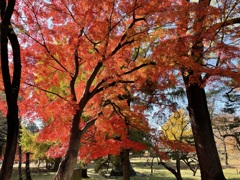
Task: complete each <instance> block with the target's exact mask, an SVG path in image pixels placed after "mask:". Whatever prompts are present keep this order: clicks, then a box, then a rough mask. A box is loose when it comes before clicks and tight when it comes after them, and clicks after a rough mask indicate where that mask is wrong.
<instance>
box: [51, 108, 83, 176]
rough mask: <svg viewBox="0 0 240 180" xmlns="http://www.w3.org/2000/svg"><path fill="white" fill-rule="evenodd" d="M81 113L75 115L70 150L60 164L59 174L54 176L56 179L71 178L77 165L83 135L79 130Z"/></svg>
mask: <svg viewBox="0 0 240 180" xmlns="http://www.w3.org/2000/svg"><path fill="white" fill-rule="evenodd" d="M80 114H81V113H80V112H79V111H77V113H76V114H75V115H74V118H73V122H72V128H71V135H70V141H69V145H68V150H67V153H66V155H65V157H64V158H63V159H62V161H61V163H60V165H59V168H58V171H57V174H56V176H55V178H54V179H55V180H69V179H70V178H71V176H72V174H73V171H74V169H75V167H76V164H77V156H78V151H79V147H80V137H81V134H80V130H79V121H80Z"/></svg>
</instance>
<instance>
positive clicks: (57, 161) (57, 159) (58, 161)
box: [53, 158, 61, 172]
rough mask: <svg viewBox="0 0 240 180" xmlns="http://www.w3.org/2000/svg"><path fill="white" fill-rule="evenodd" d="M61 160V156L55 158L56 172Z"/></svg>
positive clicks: (54, 169) (54, 168)
mask: <svg viewBox="0 0 240 180" xmlns="http://www.w3.org/2000/svg"><path fill="white" fill-rule="evenodd" d="M60 162H61V158H56V159H54V167H53V171H54V172H56V171H57V170H58V167H59V164H60Z"/></svg>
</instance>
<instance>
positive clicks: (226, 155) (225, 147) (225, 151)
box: [223, 138, 229, 165]
mask: <svg viewBox="0 0 240 180" xmlns="http://www.w3.org/2000/svg"><path fill="white" fill-rule="evenodd" d="M223 147H224V155H225V165H229V164H228V153H227V145H226V143H225V138H223Z"/></svg>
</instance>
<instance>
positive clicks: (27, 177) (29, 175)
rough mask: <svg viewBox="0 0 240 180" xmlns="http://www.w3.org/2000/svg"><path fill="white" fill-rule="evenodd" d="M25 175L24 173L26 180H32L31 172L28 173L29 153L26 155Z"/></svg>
mask: <svg viewBox="0 0 240 180" xmlns="http://www.w3.org/2000/svg"><path fill="white" fill-rule="evenodd" d="M25 173H26V180H32V177H31V171H30V153H29V152H27V153H26V168H25Z"/></svg>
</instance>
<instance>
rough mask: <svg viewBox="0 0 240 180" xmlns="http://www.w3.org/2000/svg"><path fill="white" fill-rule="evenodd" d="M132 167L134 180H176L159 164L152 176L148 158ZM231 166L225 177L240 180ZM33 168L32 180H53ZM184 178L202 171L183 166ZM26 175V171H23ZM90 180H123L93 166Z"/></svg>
mask: <svg viewBox="0 0 240 180" xmlns="http://www.w3.org/2000/svg"><path fill="white" fill-rule="evenodd" d="M131 163H132V166H133V167H134V170H135V171H136V172H137V175H136V176H135V177H132V178H131V179H132V180H158V179H161V180H175V179H176V178H175V177H174V176H173V175H172V174H171V173H170V172H169V171H168V170H166V169H165V168H164V167H162V166H159V165H157V162H156V161H155V163H154V170H153V174H151V169H150V166H149V165H148V164H147V158H145V157H143V158H131ZM229 164H230V165H227V166H226V165H223V171H224V174H225V177H226V178H227V179H228V180H239V179H240V173H239V171H240V164H239V162H238V160H236V159H232V160H230V161H229ZM31 166H32V169H31V171H32V174H31V175H32V179H33V180H52V179H53V177H54V174H55V173H54V172H48V171H46V170H44V169H43V168H37V167H36V165H35V164H33V163H32V164H31ZM181 172H182V177H183V179H184V180H200V179H201V177H200V171H199V170H198V171H197V174H196V176H193V175H192V171H191V170H189V169H187V168H186V167H184V166H183V168H182V170H181ZM23 173H24V171H23ZM105 173H106V172H105ZM88 176H89V177H90V178H88V180H98V179H122V178H121V177H118V178H117V177H115V178H114V177H111V178H105V177H103V176H101V175H100V174H99V173H95V172H94V169H93V167H92V165H90V166H89V168H88ZM17 179H18V177H17V167H16V166H15V167H14V172H13V175H12V178H11V180H17Z"/></svg>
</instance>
